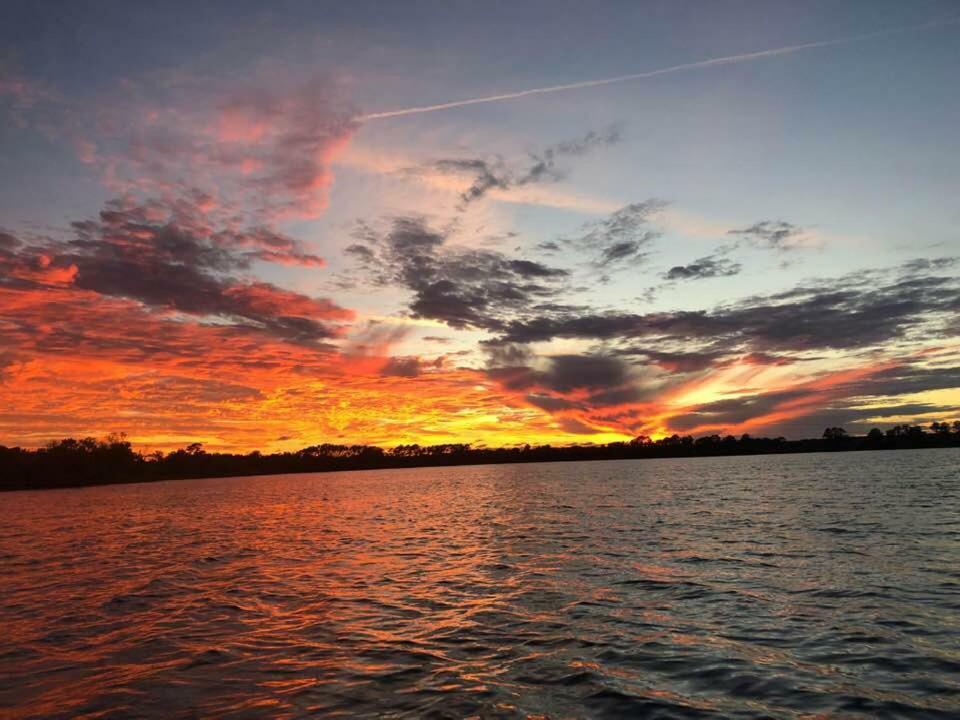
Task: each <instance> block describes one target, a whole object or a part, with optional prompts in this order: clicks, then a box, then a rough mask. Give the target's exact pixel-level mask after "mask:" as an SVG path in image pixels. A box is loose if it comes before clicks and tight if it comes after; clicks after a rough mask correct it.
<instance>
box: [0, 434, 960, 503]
mask: <svg viewBox="0 0 960 720" xmlns="http://www.w3.org/2000/svg"><path fill="white" fill-rule="evenodd" d="M941 447H960V420H958V421H954V422H953V423H952V424H951V423H948V422H934V423H931V425H930V426H929V427H928V428H923V427H920V426H918V425H896V426H894V427H892V428H890V429H888V430H887V431H886V432H884V431H881V430H879V429H877V428H874V429H873V430H871V431H870V432H869V433H867V434H866V435H849V434H847V432H846V431H845V430H844V429H843V428H839V427H831V428H827V429H826V430H824V431H823V435H822V437H820V438H811V439H806V440H786V439H785V438H782V437H776V438H765V437H751V436H750V435H742V436H741V437H739V438H736V437H734V436H732V435H727V436H725V437H721V436H720V435H707V436H704V437H700V438H696V439H695V438H694V437H693V436H690V435H687V436H683V437H681V436H679V435H672V436H670V437H665V438H661V439H660V440H651V439H650V438H649V437H646V436H640V437H637V438H634V439H633V440H631V441H629V442H615V443H610V444H607V445H569V446H561V447H552V446H550V445H536V446H534V445H522V446H518V447H502V448H482V447H476V448H475V447H471V446H470V445H469V444H458V443H449V444H444V445H429V446H421V445H398V446H397V447H395V448H392V449H390V450H385V449H383V448H379V447H375V446H370V445H335V444H330V443H325V444H322V445H312V446H310V447H306V448H303V449H302V450H297V451H294V452H282V453H273V454H269V455H265V454H263V453H261V452H259V451H254V452H251V453H247V454H234V453H208V452H206V451H205V450H204V449H203V447H202V446H201V445H200V444H199V443H194V444H192V445H188V446H187V447H185V448H182V449H180V450H176V451H173V452H170V453H167V454H164V453H162V452H159V451H158V452H154V453H150V454H146V455H144V454H142V453H139V452H137V451H135V450H134V449H133V447H132V445H131V444H130V443H129V442H128V441H127V440H126V436H124V435H110V436H108V437H106V438H104V439H102V440H97V439H94V438H83V439H81V440H75V439H73V438H68V439H65V440H57V441H54V442H51V443H49V444H48V445H47V446H46V447H43V448H39V449H36V450H29V449H24V448H19V447H13V448H9V447H5V446H3V445H0V490H43V489H55V488H69V487H85V486H89V485H109V484H117V483H131V482H152V481H158V480H186V479H200V478H211V477H234V476H245V475H280V474H286V473H312V472H335V471H343V470H379V469H392V468H410V467H434V466H454V465H485V464H502V463H525V462H557V461H571V460H633V459H646V458H675V457H715V456H723V455H772V454H790V453H807V452H843V451H855V450H860V451H868V450H904V449H918V448H941Z"/></svg>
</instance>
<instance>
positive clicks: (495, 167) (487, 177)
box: [430, 128, 620, 204]
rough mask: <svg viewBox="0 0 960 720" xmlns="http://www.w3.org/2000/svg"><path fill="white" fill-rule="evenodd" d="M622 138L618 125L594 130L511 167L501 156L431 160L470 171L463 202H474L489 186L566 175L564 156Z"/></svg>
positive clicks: (461, 172)
mask: <svg viewBox="0 0 960 720" xmlns="http://www.w3.org/2000/svg"><path fill="white" fill-rule="evenodd" d="M619 140H620V133H619V131H618V130H617V129H616V128H609V129H607V130H604V131H600V132H597V131H591V132H589V133H587V134H586V135H584V136H583V137H582V138H578V139H576V140H569V141H566V142H561V143H557V144H555V145H550V146H548V147H546V148H544V149H543V150H540V151H538V152H532V153H530V155H529V158H528V163H527V165H526V166H525V167H523V168H522V169H521V168H512V167H510V166H508V165H507V164H506V163H505V162H504V160H503V159H502V158H500V157H493V158H489V159H482V158H445V159H441V160H437V161H435V162H434V163H432V164H431V166H430V167H431V168H432V169H434V170H439V171H441V172H444V173H449V174H456V175H470V176H472V177H473V181H472V183H471V184H470V187H469V188H467V189H466V190H465V191H464V192H463V194H462V195H461V200H462V201H463V202H464V204H467V203H471V202H473V201H474V200H478V199H480V198H482V197H483V196H484V195H486V194H487V193H488V192H490V190H493V189H499V190H509V189H510V188H514V187H522V186H524V185H531V184H534V183H542V182H555V181H557V180H561V179H563V177H564V174H563V171H562V170H561V169H560V167H559V164H558V163H559V161H560V160H561V159H562V158H565V157H576V156H578V155H583V154H585V153H587V152H589V151H590V150H592V149H594V148H597V147H603V146H606V145H613V144H615V143H617V142H619Z"/></svg>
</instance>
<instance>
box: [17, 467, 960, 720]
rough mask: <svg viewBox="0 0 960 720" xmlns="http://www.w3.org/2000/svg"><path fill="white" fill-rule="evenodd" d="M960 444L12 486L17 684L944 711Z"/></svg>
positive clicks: (386, 706) (116, 698)
mask: <svg viewBox="0 0 960 720" xmlns="http://www.w3.org/2000/svg"><path fill="white" fill-rule="evenodd" d="M866 463H869V467H867V466H866ZM958 467H960V453H957V452H955V451H935V452H927V453H922V452H920V453H908V452H902V453H895V454H893V455H891V454H887V453H873V454H871V455H870V456H869V458H865V457H863V456H859V457H857V456H854V454H847V455H846V456H816V455H808V456H802V457H776V458H775V457H764V458H714V459H700V460H678V461H669V460H668V461H642V462H602V463H567V464H547V465H507V466H487V467H460V468H435V469H429V470H423V469H414V470H399V471H387V472H358V473H349V474H328V475H312V476H275V477H265V478H234V479H218V480H202V481H182V482H166V483H157V484H153V485H129V486H117V487H101V488H88V489H83V490H67V491H50V492H31V493H8V494H6V495H3V496H0V509H2V511H3V514H4V517H6V518H7V521H6V522H5V524H4V526H3V528H2V530H0V553H2V554H0V561H2V566H3V571H4V573H3V593H2V600H0V621H2V625H3V628H4V634H5V646H4V649H3V651H2V654H0V678H2V679H0V709H2V711H3V714H4V716H8V717H11V718H27V717H31V718H33V717H36V718H39V717H76V716H85V717H111V718H113V717H157V718H161V717H194V716H204V717H206V716H216V717H307V716H310V715H329V716H337V715H341V716H349V717H356V716H375V715H382V714H384V713H387V712H392V713H395V714H396V715H399V716H410V717H420V716H423V715H428V714H431V713H433V714H436V715H437V716H442V717H467V716H481V717H499V716H503V717H570V716H583V715H588V716H617V715H621V716H622V715H634V716H636V715H642V714H651V713H656V712H662V713H667V714H668V715H669V716H681V717H682V716H687V715H689V716H696V717H703V716H710V715H711V714H714V713H715V714H716V715H717V716H731V715H738V716H751V715H763V714H775V715H777V716H778V717H791V716H796V717H800V716H803V715H805V714H810V713H817V712H825V713H829V712H841V711H843V709H844V708H847V709H849V708H853V707H855V706H856V707H860V708H866V710H864V712H880V713H882V712H884V711H886V710H889V709H890V708H895V707H901V708H902V707H909V708H912V709H913V711H915V712H921V713H926V714H928V715H929V716H936V713H947V714H949V713H950V711H951V710H952V709H953V708H951V706H950V703H951V700H950V698H951V697H957V693H960V686H958V684H957V681H956V678H957V677H958V676H960V675H958V674H957V671H958V670H960V658H958V657H957V655H956V653H954V652H952V651H950V650H949V648H950V646H951V645H950V643H951V642H953V643H954V644H955V643H956V640H957V628H956V627H955V625H951V624H949V623H948V622H946V619H947V617H948V615H947V613H948V608H949V607H950V603H951V602H952V603H955V602H956V592H957V590H956V579H955V567H956V565H957V562H958V561H960V547H958V546H960V543H958V540H957V537H958V533H957V528H956V517H957V510H958V509H960V490H958V484H957V479H956V478H957V472H956V471H957V469H958ZM785 468H789V472H785V471H784V469H785ZM894 507H895V508H896V512H893V511H892V509H893V508H894ZM854 511H855V512H854ZM854 518H855V519H854ZM951 528H953V529H951ZM951 568H953V569H951ZM951 573H954V575H951ZM951 577H952V578H953V579H951ZM923 688H926V689H925V690H924V689H923ZM930 688H936V689H937V693H933V692H929V689H930ZM951 693H953V694H951ZM945 716H946V715H945Z"/></svg>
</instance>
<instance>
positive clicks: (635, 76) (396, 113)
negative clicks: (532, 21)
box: [354, 16, 960, 122]
mask: <svg viewBox="0 0 960 720" xmlns="http://www.w3.org/2000/svg"><path fill="white" fill-rule="evenodd" d="M957 23H960V16H958V17H953V18H948V19H946V20H938V21H934V22H928V23H922V24H920V25H910V26H908V27H900V28H891V29H889V30H880V31H878V32H873V33H867V34H865V35H852V36H849V37H844V38H838V39H835V40H820V41H817V42H808V43H803V44H801V45H787V46H786V47H779V48H771V49H768V50H758V51H756V52H750V53H742V54H740V55H727V56H726V57H718V58H710V59H708V60H698V61H697V62H691V63H684V64H682V65H671V66H670V67H665V68H659V69H657V70H648V71H646V72H640V73H632V74H630V75H619V76H617V77H612V78H603V79H600V80H583V81H581V82H575V83H567V84H565V85H550V86H547V87H539V88H530V89H527V90H516V91H514V92H508V93H501V94H499V95H486V96H483V97H475V98H467V99H465V100H452V101H450V102H445V103H438V104H436V105H420V106H416V107H408V108H399V109H397V110H386V111H384V112H374V113H368V114H366V115H359V116H357V117H355V118H354V120H355V121H357V122H369V121H370V120H383V119H385V118H393V117H403V116H405V115H418V114H420V113H429V112H436V111H438V110H450V109H452V108H458V107H466V106H467V105H482V104H484V103H493V102H501V101H503V100H516V99H518V98H524V97H529V96H531V95H546V94H548V93H555V92H564V91H567V90H581V89H583V88H591V87H598V86H601V85H614V84H617V83H625V82H631V81H634V80H643V79H646V78H652V77H657V76H658V75H669V74H671V73H677V72H685V71H687V70H698V69H700V68H708V67H716V66H718V65H734V64H737V63H742V62H750V61H751V60H760V59H762V58H768V57H776V56H777V55H789V54H791V53H795V52H800V51H802V50H811V49H813V48H822V47H831V46H835V45H846V44H848V43H854V42H860V41H862V40H869V39H872V38H878V37H887V36H890V35H898V34H901V33H908V32H915V31H919V30H929V29H932V28H939V27H944V26H946V25H954V24H957Z"/></svg>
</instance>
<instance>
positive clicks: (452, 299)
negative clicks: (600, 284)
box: [347, 217, 569, 332]
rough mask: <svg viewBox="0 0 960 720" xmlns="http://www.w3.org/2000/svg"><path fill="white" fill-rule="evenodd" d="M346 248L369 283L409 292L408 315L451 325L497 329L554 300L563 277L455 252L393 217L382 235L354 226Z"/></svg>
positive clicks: (538, 266)
mask: <svg viewBox="0 0 960 720" xmlns="http://www.w3.org/2000/svg"><path fill="white" fill-rule="evenodd" d="M356 237H357V239H358V240H360V242H358V243H356V244H354V245H352V246H350V247H349V248H347V252H348V253H349V254H350V255H351V256H353V257H354V258H355V259H356V260H357V261H358V262H359V264H360V267H361V268H363V269H364V270H365V271H366V273H367V276H368V278H369V279H370V280H371V281H373V282H374V283H376V284H381V285H399V286H401V287H405V288H407V289H408V290H410V291H411V292H412V297H411V300H410V302H409V310H410V312H411V314H412V315H413V316H415V317H423V318H430V319H433V320H440V321H443V322H445V323H447V324H448V325H450V326H451V327H455V328H478V329H485V330H491V331H495V332H498V331H500V330H502V328H503V327H504V323H505V322H506V321H507V320H509V319H511V318H516V317H519V316H522V315H526V314H528V313H530V312H537V311H538V305H539V303H541V302H544V301H549V300H550V299H552V298H554V297H556V296H557V294H558V293H559V291H560V288H561V287H563V285H564V283H565V281H566V278H567V276H568V275H569V272H568V271H566V270H563V269H561V268H553V267H549V266H547V265H544V264H542V263H539V262H536V261H532V260H525V259H515V258H509V257H507V256H506V255H504V254H503V253H500V252H497V251H493V250H477V249H470V248H456V247H450V246H447V245H446V244H445V241H446V237H445V235H443V234H442V233H440V232H438V231H436V230H433V229H431V228H430V227H429V226H428V225H427V224H426V221H425V220H424V219H422V218H416V217H400V218H395V219H394V220H393V221H392V223H391V224H390V227H389V228H388V229H387V230H386V231H385V232H382V233H378V232H376V231H374V230H373V229H372V228H370V227H369V226H361V227H360V229H359V230H358V232H357V233H356Z"/></svg>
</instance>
